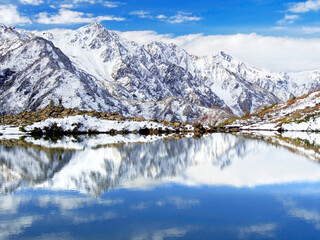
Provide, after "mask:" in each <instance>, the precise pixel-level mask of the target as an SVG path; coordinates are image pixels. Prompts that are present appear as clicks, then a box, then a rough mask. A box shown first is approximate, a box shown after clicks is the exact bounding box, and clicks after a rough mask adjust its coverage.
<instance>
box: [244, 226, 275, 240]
mask: <svg viewBox="0 0 320 240" xmlns="http://www.w3.org/2000/svg"><path fill="white" fill-rule="evenodd" d="M275 230H276V224H274V223H266V224H257V225H251V226H247V227H242V228H240V233H239V238H240V239H248V238H250V237H252V236H254V237H263V238H274V236H275Z"/></svg>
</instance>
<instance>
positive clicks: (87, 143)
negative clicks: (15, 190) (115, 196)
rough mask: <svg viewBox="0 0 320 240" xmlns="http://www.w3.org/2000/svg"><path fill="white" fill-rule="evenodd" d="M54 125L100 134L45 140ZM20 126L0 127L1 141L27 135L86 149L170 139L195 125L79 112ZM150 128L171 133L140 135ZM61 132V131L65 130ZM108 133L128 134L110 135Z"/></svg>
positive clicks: (44, 142)
mask: <svg viewBox="0 0 320 240" xmlns="http://www.w3.org/2000/svg"><path fill="white" fill-rule="evenodd" d="M53 126H55V127H57V128H58V129H60V130H61V131H63V132H65V133H100V134H96V135H95V136H94V137H91V138H86V137H83V136H81V135H78V136H71V135H70V136H68V137H67V136H61V137H60V138H59V139H57V140H56V141H54V142H53V141H48V140H46V138H45V136H46V133H47V132H46V131H47V130H48V129H51V128H52V127H53ZM20 129H21V126H20V127H13V126H5V125H3V126H0V140H14V139H16V140H18V139H20V138H21V137H24V141H26V142H29V143H32V144H34V145H38V146H42V147H46V148H63V149H74V150H80V149H84V148H87V147H89V148H92V147H98V146H101V145H108V144H119V143H120V144H121V143H138V142H139V143H143V142H152V141H156V140H159V139H165V138H168V137H169V138H170V137H172V136H174V134H173V133H172V132H177V131H181V130H184V131H193V130H194V127H193V126H192V125H189V124H188V125H185V126H183V127H182V126H180V127H178V126H177V127H174V126H168V125H165V124H162V123H158V122H152V121H140V122H139V121H128V120H126V121H113V120H103V119H98V118H95V117H90V116H85V115H79V116H71V117H64V118H49V119H46V120H43V121H41V122H36V123H33V124H31V125H28V126H25V127H24V131H25V132H22V131H21V130H20ZM35 129H37V130H40V131H42V133H43V137H40V138H37V139H35V138H33V137H30V133H31V132H32V131H34V130H35ZM143 129H148V130H150V131H159V130H161V131H164V132H168V134H164V135H158V134H152V135H140V134H138V133H139V132H140V131H141V130H143ZM63 132H62V133H63ZM106 133H127V134H125V135H123V134H116V135H110V134H106ZM191 136H193V134H192V133H191V132H189V133H186V132H185V134H184V137H191Z"/></svg>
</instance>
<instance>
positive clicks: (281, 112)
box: [226, 90, 320, 132]
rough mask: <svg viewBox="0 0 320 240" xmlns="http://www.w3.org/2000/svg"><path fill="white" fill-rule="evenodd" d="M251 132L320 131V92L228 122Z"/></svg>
mask: <svg viewBox="0 0 320 240" xmlns="http://www.w3.org/2000/svg"><path fill="white" fill-rule="evenodd" d="M226 123H227V124H229V125H232V126H237V127H240V128H241V129H244V130H245V129H250V130H278V131H280V132H281V131H287V130H290V131H316V132H318V131H320V90H315V91H313V92H310V93H308V94H305V95H302V96H300V97H297V98H296V97H293V98H291V99H290V100H289V101H287V102H286V103H282V104H273V105H271V106H269V107H267V108H265V109H263V110H261V111H258V112H256V113H254V114H252V115H250V116H246V117H242V118H240V119H233V120H231V121H229V122H228V121H227V122H226Z"/></svg>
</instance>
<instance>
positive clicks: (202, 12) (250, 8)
mask: <svg viewBox="0 0 320 240" xmlns="http://www.w3.org/2000/svg"><path fill="white" fill-rule="evenodd" d="M319 16H320V0H305V1H292V0H284V1H275V0H241V1H240V0H198V1H194V0H117V1H113V0H110V1H106V0H61V1H59V0H58V1H53V0H14V1H13V0H11V1H9V0H0V22H2V23H5V24H6V25H11V26H12V25H14V26H19V27H23V28H25V29H49V28H54V27H64V28H78V27H80V26H82V25H85V24H87V23H90V22H92V21H98V22H101V23H102V24H103V25H104V26H105V27H107V28H109V29H112V30H119V31H133V30H135V31H141V30H153V31H155V32H157V33H160V34H163V33H170V34H174V35H175V36H179V35H186V34H195V33H202V34H205V35H212V34H237V33H244V34H248V33H253V32H254V33H257V34H261V35H271V36H299V37H315V36H318V35H319V33H320V20H319V19H320V18H319Z"/></svg>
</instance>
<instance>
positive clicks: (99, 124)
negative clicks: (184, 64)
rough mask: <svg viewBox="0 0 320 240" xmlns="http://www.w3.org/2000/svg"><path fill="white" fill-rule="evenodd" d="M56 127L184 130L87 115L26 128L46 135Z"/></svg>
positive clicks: (103, 130)
mask: <svg viewBox="0 0 320 240" xmlns="http://www.w3.org/2000/svg"><path fill="white" fill-rule="evenodd" d="M52 126H56V127H58V128H60V129H61V130H62V131H63V132H85V133H86V132H88V133H89V132H95V133H107V132H111V131H119V132H120V131H123V132H136V131H138V132H139V131H140V130H142V129H149V130H162V131H175V130H178V129H179V130H182V127H180V123H179V126H177V127H176V128H174V127H173V126H169V125H165V124H162V123H158V122H152V121H128V120H125V121H114V120H105V119H98V118H95V117H91V116H86V115H78V116H70V117H64V118H49V119H46V120H44V121H41V122H36V123H33V124H31V125H29V126H26V127H25V128H24V130H25V131H27V132H32V131H34V130H35V129H40V130H42V132H43V133H46V131H47V130H46V128H51V127H52ZM183 129H185V130H187V131H192V130H193V129H194V128H193V127H192V125H186V126H184V127H183Z"/></svg>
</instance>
